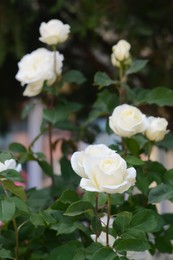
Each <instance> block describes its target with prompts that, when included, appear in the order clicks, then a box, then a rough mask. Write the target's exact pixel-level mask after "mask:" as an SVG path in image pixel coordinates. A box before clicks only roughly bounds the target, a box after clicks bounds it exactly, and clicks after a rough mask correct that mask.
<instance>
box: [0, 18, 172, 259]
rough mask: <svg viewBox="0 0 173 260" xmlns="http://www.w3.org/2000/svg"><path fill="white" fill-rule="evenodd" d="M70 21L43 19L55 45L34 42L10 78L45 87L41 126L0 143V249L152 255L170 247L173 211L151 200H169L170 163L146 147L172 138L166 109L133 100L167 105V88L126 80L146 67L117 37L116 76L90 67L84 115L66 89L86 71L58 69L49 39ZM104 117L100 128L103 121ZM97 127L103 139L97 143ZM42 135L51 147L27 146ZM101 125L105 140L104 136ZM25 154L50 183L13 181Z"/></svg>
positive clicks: (15, 253)
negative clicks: (89, 103) (156, 110)
mask: <svg viewBox="0 0 173 260" xmlns="http://www.w3.org/2000/svg"><path fill="white" fill-rule="evenodd" d="M69 28H70V27H69V26H68V25H64V24H63V23H62V22H61V21H57V20H52V21H49V22H48V23H43V24H41V26H40V33H41V37H40V40H41V41H42V42H44V43H47V44H48V45H51V47H50V46H49V48H52V51H50V50H49V51H48V50H46V49H45V48H40V49H37V50H36V51H34V52H32V53H31V54H27V55H25V56H24V57H23V58H22V59H21V61H20V62H19V64H18V65H19V71H18V73H17V75H16V78H17V80H19V81H20V82H21V84H22V85H27V86H26V90H25V92H24V95H27V96H31V97H32V96H35V95H38V94H43V95H40V96H39V100H38V102H39V103H41V102H42V104H43V118H42V122H41V125H40V133H38V135H37V136H36V137H35V138H34V140H32V142H31V143H30V144H29V145H28V146H27V147H25V146H24V145H23V144H20V143H12V144H10V145H9V149H8V150H7V151H1V153H0V184H1V185H0V223H1V224H2V226H1V232H0V258H1V259H15V260H19V259H20V260H26V259H28V260H36V259H43V260H55V259H65V260H72V259H73V260H74V259H75V260H76V259H80V260H84V259H86V260H97V259H100V260H105V259H112V260H113V259H114V260H128V259H145V258H146V260H148V259H147V256H146V254H145V253H146V252H147V251H148V250H149V251H150V253H151V254H152V255H156V256H158V254H159V253H168V254H170V255H171V254H172V252H173V246H172V230H173V223H172V215H173V214H172V213H170V214H164V213H163V214H162V212H160V211H158V208H157V207H156V204H157V203H160V202H162V201H164V200H170V201H172V200H173V192H172V191H173V182H172V179H173V170H172V169H169V170H168V169H166V168H165V167H164V166H163V165H162V164H161V163H160V162H157V161H152V160H151V157H150V154H151V151H152V147H153V145H158V146H159V147H162V148H164V149H166V150H167V149H169V148H170V147H171V144H172V143H171V142H172V141H171V140H173V138H172V135H171V133H170V132H169V133H168V130H167V126H168V122H167V121H166V120H165V119H163V118H153V117H151V116H149V117H146V115H145V114H144V113H143V112H142V110H141V111H140V110H139V108H138V107H137V106H140V107H141V108H143V107H145V108H146V107H147V106H150V105H151V104H152V105H155V106H156V105H160V106H163V105H168V104H169V105H170V104H171V105H173V102H172V101H171V100H173V99H170V97H171V95H172V96H173V91H172V92H171V91H170V90H169V92H168V91H167V89H166V88H156V89H154V90H150V89H149V90H148V89H145V90H142V87H140V88H139V86H137V87H136V86H132V87H131V86H129V82H130V83H131V81H128V78H129V77H130V75H131V74H133V73H137V72H139V71H140V70H142V68H144V66H145V65H146V64H147V61H146V60H135V61H133V59H132V57H131V55H130V47H131V46H130V44H129V43H128V42H126V41H124V40H123V41H120V42H118V43H117V44H116V45H115V46H114V47H113V54H112V56H111V58H112V59H113V66H117V67H118V69H117V72H118V73H116V76H117V77H118V78H117V79H114V78H110V77H109V76H108V75H107V74H106V73H104V72H98V73H96V75H95V76H94V85H95V86H98V95H97V97H96V101H95V102H94V104H93V107H92V108H91V111H90V113H89V115H87V118H85V119H81V118H80V119H79V118H78V116H79V115H80V113H78V112H80V109H81V108H82V105H81V104H79V103H77V102H74V101H71V100H70V98H69V96H66V94H65V93H64V92H63V91H62V89H63V87H64V86H67V84H68V86H70V84H75V85H81V84H83V83H84V82H85V80H86V79H85V76H84V75H83V74H82V73H81V72H79V71H76V70H70V71H66V72H62V61H63V55H62V54H60V53H59V52H58V51H57V50H56V48H57V46H55V45H57V44H58V43H61V42H63V41H64V40H66V39H67V37H68V34H69ZM50 86H51V87H50ZM141 93H142V94H141ZM143 93H144V94H145V95H144V94H143ZM74 96H75V95H74ZM35 102H36V101H35ZM35 102H33V103H32V102H31V103H29V105H28V106H26V107H25V108H24V110H23V111H22V116H23V117H27V116H28V115H29V114H30V113H32V112H33V111H32V108H33V107H34V105H37V103H35ZM171 102H172V103H171ZM129 103H130V104H132V105H129ZM143 105H145V106H143ZM87 109H88V108H87ZM84 111H85V109H84ZM145 111H152V110H151V109H148V110H147V109H146V110H145ZM100 119H102V120H103V121H104V122H105V128H104V127H103V125H102V127H101V128H100V129H99V126H100ZM103 121H102V122H103ZM60 129H61V130H64V129H65V130H68V137H67V136H65V137H62V136H61V137H59V136H58V137H55V136H53V133H54V130H56V132H57V130H58V133H59V130H60ZM112 131H113V133H114V134H116V135H118V136H119V137H121V138H116V136H115V135H114V134H112ZM65 133H66V134H67V131H66V132H65ZM167 133H168V134H167ZM98 134H99V135H100V138H99V140H101V144H96V142H98V138H97V136H98ZM110 134H111V138H109V135H110ZM166 134H167V135H166ZM42 135H44V136H46V137H48V144H47V147H46V148H48V150H49V156H48V157H47V155H46V154H44V153H43V151H37V152H36V151H34V149H33V146H34V144H35V142H36V141H37V140H38V139H39V138H40V137H41V136H42ZM105 135H106V140H108V139H109V147H108V145H105V144H103V143H104V141H105V139H104V137H105ZM164 137H165V139H166V141H165V140H164V139H163V138H164ZM159 140H162V141H161V142H158V143H157V141H159ZM80 141H85V144H86V143H87V147H86V149H84V150H82V151H78V147H79V146H78V144H79V143H81V142H80ZM155 142H156V143H155ZM57 145H58V148H59V149H60V150H61V158H60V159H59V165H60V167H59V168H60V169H59V170H58V171H60V172H61V174H58V175H56V174H55V172H56V170H55V168H54V165H55V163H54V151H55V150H56V147H57ZM172 147H173V144H172ZM70 158H71V159H70ZM142 158H145V160H143V159H142ZM29 161H35V162H36V163H38V164H39V166H40V167H41V169H42V170H43V172H44V174H45V175H46V176H47V178H49V179H50V182H49V183H51V184H50V186H48V187H42V188H41V189H36V188H32V189H24V187H22V186H17V185H16V182H20V181H22V179H21V176H20V174H19V172H18V171H20V170H21V164H22V165H24V167H25V165H26V164H27V163H28V162H29ZM16 162H19V164H17V163H16ZM34 174H37V172H34ZM80 178H81V179H80ZM44 180H45V177H44ZM153 183H155V185H154V186H153V185H152V184H153ZM79 186H80V187H79ZM81 188H82V189H83V190H82V189H81ZM163 259H164V258H163Z"/></svg>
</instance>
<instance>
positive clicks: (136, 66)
mask: <svg viewBox="0 0 173 260" xmlns="http://www.w3.org/2000/svg"><path fill="white" fill-rule="evenodd" d="M147 62H148V60H135V61H133V63H132V64H131V66H130V68H129V69H128V70H127V71H126V75H129V74H133V73H136V72H138V71H140V70H142V69H143V68H144V67H145V66H146V64H147Z"/></svg>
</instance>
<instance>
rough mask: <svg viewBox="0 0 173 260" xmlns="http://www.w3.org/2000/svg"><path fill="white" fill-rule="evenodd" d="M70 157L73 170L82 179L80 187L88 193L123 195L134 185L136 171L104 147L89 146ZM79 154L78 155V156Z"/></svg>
mask: <svg viewBox="0 0 173 260" xmlns="http://www.w3.org/2000/svg"><path fill="white" fill-rule="evenodd" d="M77 153H78V154H74V155H72V158H71V162H72V168H73V170H74V171H75V172H76V173H77V174H78V175H79V176H81V177H82V179H81V182H80V186H81V188H83V189H85V190H88V191H95V192H106V193H109V194H113V193H123V192H125V191H126V190H128V189H129V188H130V187H131V186H133V185H134V184H135V178H136V170H135V169H134V168H133V167H131V168H128V169H127V164H126V162H125V160H124V159H123V158H122V157H121V156H120V155H119V154H117V153H116V152H115V151H113V150H111V149H109V148H108V147H107V146H105V145H103V144H102V145H90V146H89V147H88V148H86V149H85V151H84V152H77ZM79 153H80V154H79Z"/></svg>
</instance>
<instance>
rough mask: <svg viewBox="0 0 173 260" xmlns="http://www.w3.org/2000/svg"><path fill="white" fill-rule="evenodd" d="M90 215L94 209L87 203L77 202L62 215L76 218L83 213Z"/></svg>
mask: <svg viewBox="0 0 173 260" xmlns="http://www.w3.org/2000/svg"><path fill="white" fill-rule="evenodd" d="M87 212H89V213H92V214H94V207H93V206H92V204H91V203H90V202H88V201H77V202H74V203H72V204H71V205H70V206H69V207H68V208H67V210H66V212H65V213H64V215H66V216H78V215H82V214H84V213H87Z"/></svg>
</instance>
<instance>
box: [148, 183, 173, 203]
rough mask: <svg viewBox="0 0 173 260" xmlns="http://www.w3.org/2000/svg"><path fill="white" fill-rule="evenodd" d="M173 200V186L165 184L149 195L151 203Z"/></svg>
mask: <svg viewBox="0 0 173 260" xmlns="http://www.w3.org/2000/svg"><path fill="white" fill-rule="evenodd" d="M172 198H173V189H172V186H170V185H168V184H163V183H161V184H159V185H158V186H157V187H155V188H153V189H152V190H151V191H150V192H149V195H148V201H149V203H158V202H161V201H163V200H168V199H172Z"/></svg>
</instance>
